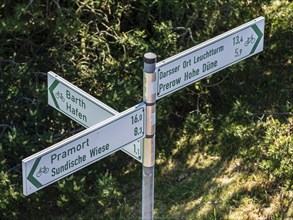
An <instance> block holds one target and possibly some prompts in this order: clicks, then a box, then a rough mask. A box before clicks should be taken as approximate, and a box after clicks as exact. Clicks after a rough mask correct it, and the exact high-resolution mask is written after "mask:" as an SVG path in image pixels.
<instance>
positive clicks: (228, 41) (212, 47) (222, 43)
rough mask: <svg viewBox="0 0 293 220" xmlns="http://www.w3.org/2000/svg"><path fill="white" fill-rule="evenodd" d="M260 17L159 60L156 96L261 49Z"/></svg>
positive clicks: (261, 26)
mask: <svg viewBox="0 0 293 220" xmlns="http://www.w3.org/2000/svg"><path fill="white" fill-rule="evenodd" d="M263 35H264V17H259V18H257V19H255V20H253V21H251V22H248V23H246V24H244V25H241V26H239V27H237V28H235V29H233V30H230V31H228V32H226V33H224V34H222V35H219V36H217V37H215V38H212V39H210V40H208V41H206V42H203V43H201V44H199V45H197V46H195V47H192V48H190V49H188V50H186V51H183V52H181V53H179V54H177V55H175V56H173V57H170V58H168V59H166V60H163V61H161V62H159V63H158V64H157V66H156V68H157V86H156V87H157V99H160V98H162V97H164V96H166V95H168V94H171V93H173V92H175V91H177V90H179V89H182V88H184V87H185V86H188V85H190V84H192V83H194V82H196V81H199V80H201V79H203V78H205V77H207V76H209V75H211V74H213V73H216V72H218V71H220V70H222V69H225V68H226V67H228V66H231V65H232V64H235V63H237V62H239V61H241V60H244V59H246V58H248V57H250V56H253V55H255V54H256V53H259V52H261V51H262V50H263V40H264V38H263Z"/></svg>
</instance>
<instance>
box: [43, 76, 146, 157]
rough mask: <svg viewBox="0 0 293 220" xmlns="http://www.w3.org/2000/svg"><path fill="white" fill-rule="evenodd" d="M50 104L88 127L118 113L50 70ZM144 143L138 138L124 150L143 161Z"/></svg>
mask: <svg viewBox="0 0 293 220" xmlns="http://www.w3.org/2000/svg"><path fill="white" fill-rule="evenodd" d="M48 104H49V105H51V106H52V107H53V108H55V109H57V110H58V111H60V112H62V113H63V114H65V115H67V116H68V117H70V118H71V119H73V120H74V121H76V122H77V123H79V124H81V125H83V126H84V127H86V128H89V127H91V126H93V125H95V124H97V123H99V122H102V121H104V120H105V119H108V118H110V117H112V116H114V115H116V114H118V112H117V111H115V110H114V109H112V108H110V107H109V106H107V105H105V104H104V103H103V102H101V101H99V100H98V99H96V98H94V97H93V96H91V95H89V94H88V93H86V92H84V91H83V90H81V89H79V88H78V87H76V86H75V85H73V84H72V83H70V82H68V81H67V80H65V79H63V78H62V77H60V76H58V75H57V74H56V73H53V72H48ZM142 144H143V143H142V141H141V140H137V141H135V142H134V143H131V144H129V145H127V146H125V147H124V148H123V149H122V151H124V152H125V153H127V154H128V155H130V156H132V157H133V158H134V159H136V160H138V161H139V162H142V153H143V151H142Z"/></svg>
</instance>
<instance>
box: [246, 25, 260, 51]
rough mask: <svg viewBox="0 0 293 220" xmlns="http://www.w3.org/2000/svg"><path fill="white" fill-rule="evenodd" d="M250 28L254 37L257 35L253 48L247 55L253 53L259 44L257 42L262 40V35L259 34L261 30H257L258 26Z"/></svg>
mask: <svg viewBox="0 0 293 220" xmlns="http://www.w3.org/2000/svg"><path fill="white" fill-rule="evenodd" d="M251 28H252V29H253V30H254V32H255V33H256V35H257V39H256V42H255V44H254V45H253V47H252V49H251V51H250V53H249V55H250V54H253V53H254V51H255V49H256V48H257V46H258V44H259V42H260V40H261V38H262V36H263V33H262V32H261V30H260V29H259V28H258V26H257V25H256V24H254V25H252V26H251Z"/></svg>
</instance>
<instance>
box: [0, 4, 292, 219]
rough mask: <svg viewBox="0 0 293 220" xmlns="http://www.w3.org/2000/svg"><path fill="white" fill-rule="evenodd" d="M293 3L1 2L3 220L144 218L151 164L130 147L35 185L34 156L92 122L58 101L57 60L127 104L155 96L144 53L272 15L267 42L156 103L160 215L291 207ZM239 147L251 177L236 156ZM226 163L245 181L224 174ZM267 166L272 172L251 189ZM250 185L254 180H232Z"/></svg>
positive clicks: (71, 75)
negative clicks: (29, 173)
mask: <svg viewBox="0 0 293 220" xmlns="http://www.w3.org/2000/svg"><path fill="white" fill-rule="evenodd" d="M292 10H293V3H291V2H289V1H285V0H283V1H275V0H274V1H270V0H266V1H232V0H229V1H214V0H208V1H187V0H182V1H178V0H174V1H170V0H140V1H136V0H122V1H118V0H106V1H102V0H101V1H98V0H76V1H74V0H68V1H42V0H32V1H23V0H18V1H8V0H4V1H2V2H1V3H0V45H1V46H0V218H1V219H18V218H23V219H28V218H49V219H70V218H71V219H72V218H74V219H91V218H94V217H93V216H98V217H97V218H99V219H138V218H139V216H140V208H141V207H140V206H141V204H140V201H141V198H140V193H141V176H140V175H141V166H140V165H138V164H137V163H136V162H134V161H133V160H132V159H130V158H128V157H127V159H126V156H125V155H124V154H122V153H116V154H114V155H113V156H111V157H108V158H105V159H103V160H102V161H100V162H99V163H96V164H93V165H92V166H89V167H87V168H85V169H83V170H81V171H79V172H77V173H75V174H74V175H71V176H70V177H67V178H65V179H63V180H60V181H59V182H58V183H56V184H52V185H51V186H49V187H46V188H44V189H43V190H41V191H39V192H37V193H35V194H33V195H31V196H28V197H24V196H23V195H22V172H21V160H22V159H23V158H26V157H28V156H29V155H32V154H33V153H35V152H38V151H40V150H42V149H44V148H46V147H48V146H50V145H52V144H53V143H56V142H59V141H60V140H62V139H64V138H66V137H68V136H71V135H72V134H74V133H76V132H79V131H80V130H81V129H82V128H81V126H80V125H77V124H76V123H75V122H72V121H71V120H69V119H68V118H67V117H66V116H64V115H62V114H60V113H58V112H57V111H55V110H52V108H51V107H49V106H48V105H47V79H46V72H48V71H50V70H51V71H54V72H56V73H58V74H60V75H61V76H62V77H64V78H65V79H67V80H68V81H70V82H72V83H74V84H75V85H76V86H78V87H80V88H81V89H83V90H85V91H86V92H88V93H90V94H91V95H93V96H95V97H97V98H98V99H100V100H101V101H103V102H104V103H106V104H107V105H109V106H111V107H112V108H114V109H116V110H117V111H123V110H124V109H127V108H129V107H131V106H133V105H135V104H137V103H139V102H141V101H142V81H143V80H142V67H143V59H142V57H143V54H144V53H145V52H149V51H153V52H155V53H156V54H157V55H158V60H159V61H160V60H163V59H165V58H167V57H170V56H172V55H174V54H176V53H178V52H181V51H182V50H184V49H187V48H190V47H191V46H194V45H195V44H197V43H200V42H203V41H205V40H207V39H210V38H212V37H214V36H216V35H218V34H221V33H223V32H225V31H228V30H230V29H231V28H234V27H236V26H239V25H240V24H243V23H244V22H247V21H249V20H252V19H253V18H256V17H258V16H261V15H262V16H265V19H266V26H265V48H264V51H263V52H262V53H260V54H259V55H257V56H254V57H252V58H249V59H247V60H245V61H243V62H240V63H238V64H236V65H233V66H232V67H230V68H228V69H225V70H223V71H221V72H219V73H217V74H215V75H213V76H211V77H208V78H206V79H203V80H201V81H200V82H197V83H195V84H194V85H191V86H189V87H187V88H185V89H183V90H180V91H178V92H176V93H174V94H172V95H171V96H167V97H165V98H164V99H160V100H159V101H158V102H157V115H156V119H157V131H156V137H157V140H156V142H157V149H156V155H157V156H156V158H157V163H158V168H156V169H157V176H156V186H155V189H156V190H157V192H156V198H155V208H156V209H157V211H156V217H158V218H159V217H162V218H169V219H172V218H173V219H174V218H177V219H180V218H181V219H233V216H232V217H231V216H230V217H229V213H233V212H234V211H235V210H236V212H237V210H240V211H241V208H242V207H243V206H245V205H247V206H248V205H249V204H254V205H255V206H259V207H261V208H263V209H265V208H266V207H267V206H269V205H270V204H272V201H273V196H275V197H278V196H279V197H280V198H282V200H283V202H282V203H276V207H278V208H277V209H276V210H273V211H272V214H270V215H265V214H263V216H269V217H271V219H273V218H276V219H278V218H279V219H282V218H285V217H286V211H287V213H289V211H290V209H289V208H288V207H289V206H290V204H292V198H291V200H290V195H292V194H290V193H291V192H292V175H293V173H292V172H293V168H292V164H293V161H292V158H293V155H292V114H293V110H292V109H293V107H292V91H293V87H292V85H293V75H292V54H293V45H292V42H291V41H292V40H291V38H292V34H293V33H292V30H293V26H292V25H293V23H292V19H293V18H292V16H293V15H292ZM239 158H240V159H239ZM238 159H239V160H241V161H244V162H243V163H242V164H241V169H240V168H239V169H240V171H241V175H240V177H239V176H237V175H238V174H239V173H238V171H237V170H235V169H232V170H233V172H232V171H231V172H230V171H229V169H230V168H229V169H228V168H227V167H229V165H231V164H232V162H233V163H234V161H237V160H238ZM186 161H187V162H186ZM194 161H196V162H194ZM180 168H181V169H182V170H180ZM227 173H229V175H231V176H233V175H236V177H235V179H237V181H238V182H232V184H231V185H226V184H225V183H222V184H219V182H221V180H218V179H221V178H227V176H225V175H226V174H227ZM256 176H257V177H259V176H265V178H266V181H264V180H261V181H259V182H258V184H259V185H258V186H257V187H246V186H245V182H246V181H247V182H248V183H253V184H254V183H255V182H256V180H255V179H257V178H255V177H256ZM138 177H139V178H138ZM220 177H221V178H220ZM217 181H218V182H217ZM177 182H178V184H177ZM238 183H239V184H240V185H241V187H242V188H241V189H235V188H233V187H232V185H233V184H234V185H237V184H238ZM228 192H229V193H228ZM281 192H282V193H283V194H282V193H281ZM270 193H271V194H273V196H272V195H270ZM276 193H279V194H276ZM218 198H221V199H218ZM138 201H139V202H138ZM156 201H157V202H156ZM186 204H188V205H186ZM192 204H193V206H192ZM178 206H179V207H181V206H182V207H184V208H178ZM188 207H193V209H190V210H189V209H188ZM176 208H178V210H177V209H176ZM240 211H239V213H240ZM178 213H179V214H178ZM239 213H238V214H239ZM263 213H264V212H263ZM289 214H290V213H289ZM44 216H46V217H44ZM238 216H239V215H238ZM272 216H275V217H272ZM269 217H268V219H269ZM247 218H248V217H247ZM251 218H253V217H251Z"/></svg>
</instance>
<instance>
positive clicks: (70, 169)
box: [22, 103, 145, 196]
mask: <svg viewBox="0 0 293 220" xmlns="http://www.w3.org/2000/svg"><path fill="white" fill-rule="evenodd" d="M144 137H145V103H141V104H139V105H137V106H134V107H132V108H130V109H128V110H126V111H124V112H122V113H119V114H117V115H115V116H113V117H111V118H109V119H107V120H105V121H103V122H101V123H99V124H97V125H94V126H92V127H90V128H88V129H86V130H84V131H82V132H80V133H78V134H76V135H74V136H72V137H70V138H68V139H66V140H64V141H61V142H59V143H57V144H55V145H53V146H51V147H49V148H46V149H44V150H42V151H40V152H38V153H36V154H34V155H32V156H30V157H28V158H25V159H24V160H22V171H23V193H24V195H26V196H27V195H29V194H31V193H33V192H36V191H38V190H39V189H41V188H44V187H45V186H48V185H50V184H51V183H54V182H56V181H57V180H59V179H61V178H64V177H66V176H68V175H70V174H72V173H74V172H76V171H78V170H80V169H82V168H84V167H86V166H88V165H90V164H92V163H94V162H96V161H98V160H101V159H102V158H104V157H106V156H108V155H110V154H112V153H114V152H116V151H117V150H119V149H120V148H122V147H124V146H126V145H128V144H130V143H132V142H134V141H136V140H139V139H142V138H144Z"/></svg>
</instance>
